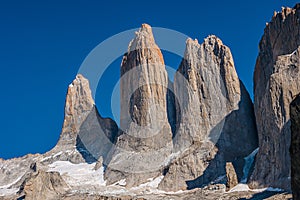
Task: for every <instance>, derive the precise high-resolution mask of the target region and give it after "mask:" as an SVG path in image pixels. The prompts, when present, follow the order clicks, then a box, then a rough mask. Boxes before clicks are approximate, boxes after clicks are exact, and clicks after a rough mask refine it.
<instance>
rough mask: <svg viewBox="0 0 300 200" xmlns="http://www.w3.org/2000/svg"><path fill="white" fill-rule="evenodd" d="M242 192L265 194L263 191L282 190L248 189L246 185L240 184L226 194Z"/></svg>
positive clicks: (275, 189) (273, 189) (278, 189)
mask: <svg viewBox="0 0 300 200" xmlns="http://www.w3.org/2000/svg"><path fill="white" fill-rule="evenodd" d="M243 191H252V192H265V191H269V192H282V191H284V190H282V189H280V188H272V187H268V188H262V189H250V188H249V186H248V185H247V184H243V183H240V184H238V185H236V186H235V187H233V188H232V189H231V190H230V191H228V192H229V193H230V192H243Z"/></svg>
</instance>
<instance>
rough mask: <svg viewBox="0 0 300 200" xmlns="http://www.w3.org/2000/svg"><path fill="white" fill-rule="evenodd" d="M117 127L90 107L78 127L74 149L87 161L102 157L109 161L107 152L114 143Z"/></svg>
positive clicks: (105, 161) (90, 161) (106, 161)
mask: <svg viewBox="0 0 300 200" xmlns="http://www.w3.org/2000/svg"><path fill="white" fill-rule="evenodd" d="M118 132H119V128H118V126H117V124H116V123H115V121H113V120H112V119H110V118H102V117H101V116H100V114H99V112H98V110H97V108H96V106H94V108H93V109H92V111H91V112H90V113H89V115H88V116H87V117H86V119H85V121H84V122H83V123H82V125H81V127H80V131H79V133H78V135H77V138H76V149H77V150H78V151H79V152H80V154H81V155H82V157H83V158H84V159H85V161H86V162H87V163H93V162H96V161H98V160H99V158H100V157H102V158H103V164H105V163H108V162H109V158H108V153H109V151H110V149H111V148H112V146H113V145H114V144H115V142H116V139H117V136H118Z"/></svg>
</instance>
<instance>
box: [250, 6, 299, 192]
mask: <svg viewBox="0 0 300 200" xmlns="http://www.w3.org/2000/svg"><path fill="white" fill-rule="evenodd" d="M299 20H300V9H299V6H296V7H295V9H293V8H282V11H281V12H279V13H276V12H275V13H274V16H273V17H272V20H271V22H270V23H268V24H267V26H266V28H265V31H264V35H263V37H262V39H261V41H260V45H259V55H258V58H257V61H256V66H255V73H254V99H255V100H254V109H255V115H256V123H257V129H258V135H259V151H258V154H257V157H256V163H255V168H254V171H253V174H252V176H251V178H250V186H251V187H252V188H263V187H275V188H282V189H286V190H289V189H290V180H289V177H290V156H289V146H290V140H291V133H290V110H289V106H290V103H291V101H292V99H293V98H294V97H295V96H296V95H297V94H298V93H299V92H300V78H299V77H300V76H299V59H300V57H299V45H300V32H299V27H300V23H299Z"/></svg>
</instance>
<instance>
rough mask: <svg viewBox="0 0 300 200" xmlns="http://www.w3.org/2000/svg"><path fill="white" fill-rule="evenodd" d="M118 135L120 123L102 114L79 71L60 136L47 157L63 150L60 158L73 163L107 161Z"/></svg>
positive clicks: (71, 86)
mask: <svg viewBox="0 0 300 200" xmlns="http://www.w3.org/2000/svg"><path fill="white" fill-rule="evenodd" d="M117 135H118V127H117V125H116V123H115V122H114V121H113V120H111V119H109V118H102V117H101V116H100V114H99V113H98V110H97V108H96V106H95V103H94V100H93V98H92V94H91V90H90V87H89V82H88V80H87V79H86V78H84V77H83V76H82V75H80V74H78V75H77V76H76V79H75V80H74V81H73V82H72V83H71V84H70V85H69V88H68V92H67V97H66V104H65V119H64V124H63V128H62V133H61V135H60V139H59V141H58V143H57V145H56V146H55V147H54V148H53V149H52V150H51V151H50V152H48V153H46V156H48V155H53V154H57V153H60V154H59V156H57V159H56V160H69V161H71V162H73V163H80V162H95V161H97V160H98V159H99V158H100V157H102V159H103V160H104V161H105V159H106V158H107V154H108V152H109V151H110V149H111V147H112V145H113V143H114V142H115V140H116V137H117ZM70 152H71V153H70ZM50 157H51V156H50ZM50 162H53V159H52V160H50Z"/></svg>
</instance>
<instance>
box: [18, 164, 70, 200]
mask: <svg viewBox="0 0 300 200" xmlns="http://www.w3.org/2000/svg"><path fill="white" fill-rule="evenodd" d="M23 187H24V188H22V189H23V190H24V193H25V200H36V199H49V200H55V199H60V198H61V196H62V195H63V194H65V193H66V191H67V190H68V189H69V187H68V185H67V184H66V183H65V181H64V180H63V179H62V177H61V176H60V174H59V173H58V172H44V171H41V170H40V171H38V172H37V173H34V174H33V175H32V176H31V177H30V179H29V180H27V181H26V182H25V183H24V186H23Z"/></svg>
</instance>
